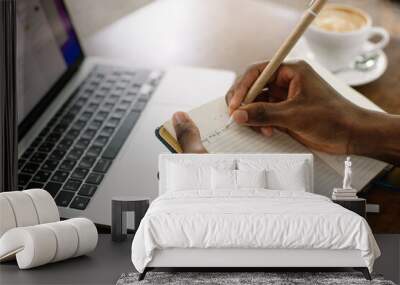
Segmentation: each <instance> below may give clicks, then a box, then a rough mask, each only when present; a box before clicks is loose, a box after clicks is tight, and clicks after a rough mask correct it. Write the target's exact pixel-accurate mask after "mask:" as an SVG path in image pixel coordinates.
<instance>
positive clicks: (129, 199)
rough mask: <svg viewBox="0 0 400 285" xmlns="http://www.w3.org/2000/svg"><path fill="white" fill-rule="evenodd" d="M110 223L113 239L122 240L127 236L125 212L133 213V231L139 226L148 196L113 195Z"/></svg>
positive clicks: (148, 201) (147, 202)
mask: <svg viewBox="0 0 400 285" xmlns="http://www.w3.org/2000/svg"><path fill="white" fill-rule="evenodd" d="M111 203H112V204H111V208H112V217H111V220H112V224H111V236H112V240H113V241H124V240H126V237H127V226H126V212H134V213H135V231H136V230H137V228H138V227H139V224H140V221H141V220H142V219H143V217H144V215H145V214H146V211H147V209H148V208H149V204H150V198H149V197H137V196H126V197H113V198H112V202H111Z"/></svg>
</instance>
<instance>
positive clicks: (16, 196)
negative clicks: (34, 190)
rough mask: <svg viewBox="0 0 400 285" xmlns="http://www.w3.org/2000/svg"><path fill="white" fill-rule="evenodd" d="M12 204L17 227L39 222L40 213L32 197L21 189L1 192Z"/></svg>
mask: <svg viewBox="0 0 400 285" xmlns="http://www.w3.org/2000/svg"><path fill="white" fill-rule="evenodd" d="M1 195H2V196H3V197H5V198H6V199H7V200H8V201H9V202H10V205H11V208H12V209H13V212H14V215H15V221H16V223H17V227H26V226H33V225H37V224H38V223H39V219H38V214H37V213H36V208H35V205H34V204H33V201H32V199H31V197H30V196H29V195H28V194H26V193H24V192H21V191H11V192H3V193H1Z"/></svg>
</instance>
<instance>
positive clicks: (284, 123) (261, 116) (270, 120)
mask: <svg viewBox="0 0 400 285" xmlns="http://www.w3.org/2000/svg"><path fill="white" fill-rule="evenodd" d="M233 118H234V120H235V121H236V123H238V124H240V125H247V126H259V127H271V126H274V127H275V126H277V127H285V128H286V127H288V122H290V108H289V105H288V104H286V103H285V102H282V103H266V102H257V103H252V104H248V105H246V106H242V107H240V108H239V109H238V110H236V111H234V112H233ZM261 132H262V133H263V134H265V135H269V134H272V131H271V130H270V129H264V130H263V129H262V130H261Z"/></svg>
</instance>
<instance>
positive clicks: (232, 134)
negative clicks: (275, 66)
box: [156, 63, 387, 196]
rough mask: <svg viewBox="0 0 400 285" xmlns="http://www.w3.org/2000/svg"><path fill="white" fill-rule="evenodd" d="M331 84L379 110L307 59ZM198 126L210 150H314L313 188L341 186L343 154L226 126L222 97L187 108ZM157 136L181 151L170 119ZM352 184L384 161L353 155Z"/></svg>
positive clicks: (357, 184)
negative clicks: (316, 149)
mask: <svg viewBox="0 0 400 285" xmlns="http://www.w3.org/2000/svg"><path fill="white" fill-rule="evenodd" d="M310 64H311V65H312V66H313V68H314V69H315V70H316V71H317V72H318V73H319V74H320V76H322V77H323V78H324V79H325V80H326V81H327V82H328V83H329V84H330V85H331V86H334V87H335V89H336V90H337V91H338V92H339V94H342V95H343V96H344V97H345V98H347V99H348V100H350V101H352V102H353V103H355V104H357V105H359V106H361V107H364V108H367V109H371V110H375V111H382V110H381V109H380V108H379V107H378V106H376V105H375V104H374V103H372V102H371V101H370V100H368V99H367V98H366V97H364V96H363V95H361V94H359V93H358V92H356V91H355V90H354V89H352V88H350V87H348V86H347V85H346V84H344V83H342V82H341V81H339V80H338V79H336V78H335V77H334V76H333V75H332V74H331V73H330V72H328V71H327V70H325V69H324V68H322V67H320V66H318V65H316V64H315V63H310ZM189 116H190V117H191V118H192V119H193V121H194V122H195V123H196V125H197V126H198V128H199V130H200V134H201V139H202V142H203V144H204V146H205V148H206V149H207V151H208V152H210V153H313V154H314V192H315V193H318V194H322V195H325V196H331V193H332V190H333V188H334V187H341V186H342V179H343V172H344V160H345V158H346V157H345V156H342V155H329V154H325V153H321V152H317V151H313V150H310V149H308V148H307V147H305V146H304V145H302V144H300V143H299V142H297V141H296V140H294V139H293V138H291V137H290V136H289V135H287V134H285V133H282V132H279V131H275V132H274V135H273V136H272V137H271V138H265V137H264V136H262V135H261V134H258V133H256V132H254V131H253V130H251V129H249V128H247V127H244V126H239V125H237V124H232V125H231V126H230V127H229V128H226V123H227V121H228V119H229V114H228V112H227V107H226V104H225V98H224V97H221V98H218V99H216V100H214V101H211V102H209V103H207V104H204V105H202V106H200V107H198V108H195V109H193V110H192V111H190V112H189ZM156 133H157V136H158V138H159V139H160V140H161V141H162V142H163V143H164V144H165V145H166V146H167V147H168V148H169V149H170V150H171V151H173V152H181V148H180V147H179V144H178V143H177V141H176V135H175V131H174V128H173V126H172V122H171V121H168V122H166V123H165V124H164V125H163V126H162V127H160V128H159V129H157V131H156ZM352 162H353V167H352V169H353V183H352V185H353V187H355V188H356V189H358V190H361V189H362V188H363V187H364V186H365V185H366V184H367V183H368V182H369V181H370V180H371V179H373V178H374V177H375V176H376V175H377V174H378V173H379V172H381V171H382V170H383V169H384V168H385V167H386V166H387V164H386V163H383V162H380V161H377V160H374V159H370V158H366V157H359V156H352Z"/></svg>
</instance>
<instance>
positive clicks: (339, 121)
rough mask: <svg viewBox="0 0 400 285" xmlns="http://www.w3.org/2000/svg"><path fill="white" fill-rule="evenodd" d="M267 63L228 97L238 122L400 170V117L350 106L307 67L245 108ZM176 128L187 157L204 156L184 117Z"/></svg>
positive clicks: (296, 66) (285, 72) (280, 79)
mask: <svg viewBox="0 0 400 285" xmlns="http://www.w3.org/2000/svg"><path fill="white" fill-rule="evenodd" d="M266 65H267V63H261V64H256V65H253V66H252V67H250V68H249V69H248V70H247V72H246V73H245V74H244V75H243V76H242V77H240V78H239V79H238V80H237V81H236V82H235V84H234V85H233V86H232V87H231V89H230V90H229V92H228V94H227V95H226V101H227V104H228V108H229V112H230V113H231V114H233V118H234V119H235V122H236V123H237V124H240V125H245V126H248V127H251V128H253V129H254V130H255V131H258V132H261V134H263V135H264V136H266V143H268V137H270V136H272V135H273V130H274V129H279V130H281V131H284V132H286V133H288V134H289V135H290V136H292V137H293V138H294V139H296V140H297V141H299V142H301V143H302V144H304V145H305V146H307V147H309V148H312V149H314V150H318V151H322V152H326V153H331V154H348V155H351V154H355V155H364V156H369V157H372V158H376V159H380V160H384V161H387V162H389V163H392V164H397V165H399V164H400V116H396V115H390V114H384V113H379V112H374V111H369V110H366V109H363V108H360V107H358V106H357V105H355V104H353V103H351V102H350V101H348V100H346V99H345V98H343V97H342V96H340V94H338V93H337V92H336V90H335V89H333V88H332V87H331V86H330V85H329V84H327V83H326V82H325V81H324V80H323V79H322V78H321V77H320V76H319V75H318V74H317V73H316V72H315V71H314V70H313V69H312V68H311V67H310V66H309V65H308V64H307V63H305V62H302V61H299V62H297V63H293V64H284V65H282V66H281V67H280V68H279V69H278V70H277V72H276V73H275V75H274V77H273V78H272V79H271V80H270V82H269V83H268V84H267V86H266V87H268V90H267V91H263V93H262V94H260V96H258V98H257V100H256V102H254V103H251V104H248V105H245V106H241V102H242V101H243V99H244V97H245V95H246V94H247V92H248V90H249V88H250V87H251V86H252V84H253V83H254V82H255V80H256V79H257V77H258V76H259V75H260V74H261V72H262V70H263V69H264V68H265V66H266ZM173 123H174V127H175V131H176V133H177V137H178V142H179V143H180V145H181V147H182V149H183V151H184V152H188V153H205V152H207V151H206V149H205V148H204V146H203V145H202V144H201V140H200V133H199V130H198V128H197V127H196V126H195V124H194V123H193V121H192V120H191V119H190V118H189V116H188V115H187V114H186V113H183V112H177V113H175V114H174V116H173Z"/></svg>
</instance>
